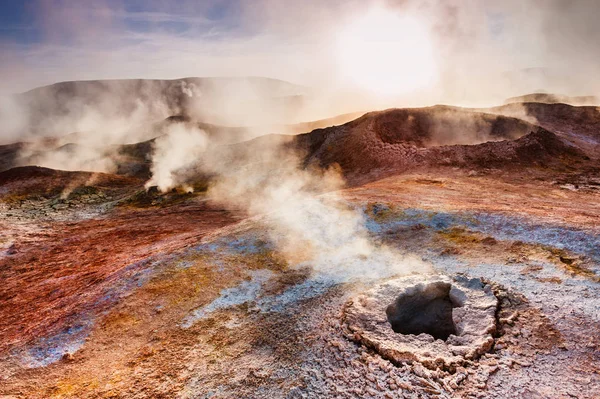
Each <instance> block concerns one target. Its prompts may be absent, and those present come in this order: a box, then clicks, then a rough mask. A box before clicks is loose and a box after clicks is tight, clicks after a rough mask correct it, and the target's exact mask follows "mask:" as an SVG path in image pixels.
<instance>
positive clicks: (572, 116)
mask: <svg viewBox="0 0 600 399" xmlns="http://www.w3.org/2000/svg"><path fill="white" fill-rule="evenodd" d="M488 112H493V113H496V114H502V115H507V116H514V117H524V115H526V116H527V117H528V118H533V119H535V120H536V124H537V125H539V126H541V127H543V128H544V129H546V130H550V131H552V132H554V133H556V134H557V135H559V136H560V137H562V138H563V139H565V140H567V141H569V142H570V143H573V144H575V145H577V146H578V147H580V148H581V149H582V150H584V151H585V152H586V154H587V155H588V156H589V157H590V158H594V159H596V158H598V157H600V108H598V107H592V106H585V107H583V106H582V107H575V106H572V105H568V104H543V103H524V104H509V105H504V106H501V107H496V108H491V109H490V110H488Z"/></svg>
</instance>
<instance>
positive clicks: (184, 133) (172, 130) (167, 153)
mask: <svg viewBox="0 0 600 399" xmlns="http://www.w3.org/2000/svg"><path fill="white" fill-rule="evenodd" d="M207 145H208V138H207V135H206V133H205V132H204V131H202V130H200V129H196V128H193V127H189V126H186V125H184V124H182V123H177V124H174V125H171V126H169V128H168V130H167V133H166V134H165V135H164V136H160V137H157V138H156V140H155V142H154V151H153V154H152V167H151V169H150V170H151V172H152V178H151V179H150V180H149V181H148V182H146V188H149V187H151V186H158V189H159V190H160V191H162V192H165V191H168V190H170V189H172V188H174V187H175V186H177V185H178V184H181V183H182V182H181V181H178V180H177V177H176V175H175V172H176V171H177V170H178V169H181V168H184V167H186V166H188V165H189V164H191V163H193V162H194V161H195V160H196V159H197V158H198V157H199V156H200V155H201V154H202V153H203V152H204V151H205V150H206V147H207Z"/></svg>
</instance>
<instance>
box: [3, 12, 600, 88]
mask: <svg viewBox="0 0 600 399" xmlns="http://www.w3.org/2000/svg"><path fill="white" fill-rule="evenodd" d="M373 7H378V8H380V9H385V10H386V12H388V11H389V12H390V13H394V14H395V15H400V16H402V15H405V14H406V15H410V18H411V19H410V21H415V23H416V24H418V25H419V26H422V27H423V29H424V30H426V32H427V43H425V44H426V45H424V47H427V48H429V47H431V50H432V52H433V56H432V57H429V58H422V59H415V57H414V56H413V54H411V53H409V52H408V51H405V50H404V51H403V49H405V48H415V47H414V46H413V47H395V46H396V43H395V42H390V43H386V46H387V47H386V48H389V52H391V53H397V57H400V58H398V59H401V60H402V62H403V63H405V64H409V63H417V64H418V63H419V62H421V63H423V62H431V63H433V64H435V68H432V70H434V71H435V80H436V84H437V87H438V88H441V90H442V91H445V92H446V94H447V92H452V93H454V94H455V95H458V96H459V97H460V95H461V94H460V93H463V94H464V93H468V92H470V91H472V90H473V89H471V88H470V87H472V86H473V85H472V83H473V82H478V83H477V84H476V85H474V87H481V84H480V82H486V85H487V84H489V85H492V82H491V80H495V81H497V79H490V77H491V76H493V77H498V76H502V77H503V79H506V82H510V83H511V84H514V85H520V84H522V81H527V82H528V85H529V86H531V88H533V89H535V88H536V85H538V86H540V87H539V88H544V87H542V86H545V85H547V80H552V82H553V84H554V85H555V86H556V89H557V90H562V91H571V92H582V91H584V90H596V88H597V82H596V81H595V79H596V77H595V76H594V75H595V72H594V71H597V70H600V62H599V61H600V24H598V23H597V21H598V20H599V18H600V2H599V1H595V0H580V1H572V0H528V1H516V0H514V1H503V2H499V1H491V0H490V1H484V0H419V1H417V0H414V1H411V0H396V1H366V0H361V1H357V0H350V1H338V0H328V1H325V0H319V1H317V0H306V1H288V0H211V1H208V0H207V1H192V0H181V1H166V0H165V1H163V0H79V1H78V0H32V1H11V0H2V1H1V2H0V82H1V83H0V92H4V93H6V92H15V91H23V90H27V89H30V88H33V87H35V86H39V85H43V84H49V83H53V82H56V81H62V80H78V79H104V78H176V77H184V76H225V75H237V76H240V75H254V76H256V75H260V76H269V77H275V78H281V79H286V80H290V81H292V82H295V83H302V84H309V85H313V86H315V85H316V86H317V87H318V86H319V85H325V84H327V85H335V84H337V83H340V82H341V84H343V83H347V82H342V81H341V78H340V76H342V75H344V73H341V72H348V70H346V69H347V67H345V66H340V57H339V56H338V55H339V54H338V53H339V51H338V50H339V48H338V47H337V46H338V45H337V43H338V42H339V40H338V39H339V37H338V36H339V32H346V31H348V29H350V28H349V27H352V26H353V24H355V23H356V21H360V18H361V16H362V15H365V14H366V13H368V10H369V9H371V8H373ZM402 18H403V17H402ZM403 20H404V19H403ZM406 32H407V33H406V36H409V39H407V40H408V41H410V40H412V38H410V36H411V35H413V31H406ZM355 33H356V32H355ZM357 34H358V35H364V30H363V31H359V32H358V33H357ZM407 40H405V41H407ZM418 40H422V41H423V40H425V39H422V38H420V39H418ZM413 44H414V43H413ZM404 45H406V43H404ZM346 47H348V46H347V44H346ZM417 47H418V48H421V47H423V46H422V45H421V43H418V44H417ZM360 49H361V47H357V54H356V59H355V60H353V59H352V55H351V57H350V59H348V57H347V54H346V58H343V60H344V62H345V63H346V64H352V63H353V62H357V63H360V62H364V59H361V57H363V55H361V54H360V53H359V51H358V50H360ZM362 49H365V47H364V46H363V47H362ZM380 51H381V57H382V62H381V64H383V63H385V62H388V58H385V57H388V55H386V54H384V53H386V52H387V50H380ZM378 55H379V54H378V53H372V52H370V53H369V56H370V57H371V58H375V59H376V58H378ZM425 60H430V61H425ZM376 62H377V60H375V62H374V63H372V64H367V65H364V66H363V68H362V69H361V71H363V72H364V73H369V72H368V71H369V70H368V68H369V67H370V65H377V63H376ZM403 70H404V69H403ZM413 70H417V68H416V67H415V69H407V70H406V73H411V71H413ZM350 72H353V73H356V71H350ZM376 73H379V70H374V71H373V74H376ZM346 75H347V74H346ZM506 82H503V85H504V86H506ZM529 86H527V87H526V88H527V89H529V88H530V87H529ZM490 87H491V86H490ZM519 89H520V87H519ZM524 89H525V88H524ZM550 89H555V87H550ZM490 90H492V88H490ZM456 93H459V94H456ZM581 94H587V93H581ZM465 95H466V94H465Z"/></svg>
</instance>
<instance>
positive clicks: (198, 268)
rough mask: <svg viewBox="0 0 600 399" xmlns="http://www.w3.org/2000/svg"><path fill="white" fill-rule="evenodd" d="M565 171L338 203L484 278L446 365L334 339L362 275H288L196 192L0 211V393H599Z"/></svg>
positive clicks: (375, 232) (590, 219) (580, 225)
mask: <svg viewBox="0 0 600 399" xmlns="http://www.w3.org/2000/svg"><path fill="white" fill-rule="evenodd" d="M568 178H569V177H568V176H566V177H564V178H561V179H562V180H560V179H557V178H556V177H554V178H552V179H548V178H544V177H543V176H541V175H540V174H536V172H535V171H533V172H523V173H522V174H520V175H518V176H515V175H512V176H511V175H504V174H502V173H501V172H499V171H496V172H495V171H489V172H487V173H468V172H463V171H456V170H452V169H447V170H436V171H432V172H422V173H418V174H410V175H402V174H401V175H397V176H392V177H388V178H386V179H383V180H378V181H375V182H372V183H368V184H365V185H362V186H359V187H354V188H351V189H346V190H344V191H343V192H342V195H343V197H344V198H345V200H347V201H348V202H349V203H350V204H352V205H353V206H356V207H357V208H359V209H362V210H363V211H364V213H365V218H366V220H367V226H368V228H369V231H370V233H371V235H372V236H373V240H375V241H377V242H379V243H381V244H382V245H383V244H385V245H389V246H391V247H394V248H396V249H398V250H399V251H400V252H402V253H404V254H407V255H411V256H416V257H418V258H421V259H423V260H424V261H425V262H427V263H429V264H431V265H432V266H433V268H434V270H435V271H436V272H438V273H446V274H456V273H462V274H465V275H467V276H469V277H481V278H484V279H486V280H487V281H489V282H490V284H492V285H493V286H494V287H495V292H496V294H497V296H498V298H499V299H500V304H501V306H500V310H499V311H498V313H497V315H496V317H497V322H498V325H499V331H498V332H497V334H496V336H495V343H494V347H493V348H492V350H491V351H490V352H489V353H487V354H485V355H483V356H482V357H481V358H479V359H477V360H474V361H472V362H470V363H469V364H466V365H465V366H464V367H459V368H458V369H457V370H452V371H444V370H437V371H436V370H430V369H427V368H425V367H423V366H422V365H421V364H419V363H418V362H414V363H412V364H406V363H400V364H394V363H392V362H390V361H389V360H386V359H384V358H383V357H381V356H380V355H379V354H378V353H377V352H376V351H374V350H372V349H370V348H367V347H364V346H362V345H361V344H360V343H357V342H356V341H354V340H352V339H350V338H349V337H348V332H347V331H346V330H345V329H344V325H343V323H342V319H343V313H342V312H343V309H344V306H345V305H346V303H347V301H348V300H349V299H350V298H352V297H354V296H356V295H357V294H359V293H360V292H363V291H366V290H368V289H369V288H370V287H372V286H373V285H375V284H377V283H378V282H377V281H366V280H365V281H360V280H358V281H350V282H343V283H342V282H337V281H331V280H327V279H324V278H321V277H320V276H319V275H315V274H314V273H312V272H311V270H310V267H308V266H304V267H295V266H294V265H290V264H287V263H286V262H285V261H284V260H283V258H282V257H281V256H280V254H278V252H277V251H276V250H275V249H274V248H272V247H271V246H270V245H269V243H268V240H266V239H265V236H264V234H263V232H262V231H261V227H260V226H261V225H260V223H258V222H257V221H256V220H253V219H244V215H242V214H234V213H232V212H229V211H225V210H223V209H220V208H219V207H216V206H214V205H211V204H210V203H208V202H206V201H205V200H204V198H203V197H202V196H201V195H200V196H193V197H190V198H187V199H185V201H181V202H174V203H172V204H162V205H157V206H151V207H147V208H135V207H133V206H114V207H107V208H106V209H105V210H103V211H102V212H96V213H94V212H91V211H90V212H87V211H85V210H88V209H95V208H96V207H97V205H95V204H91V205H89V206H88V205H82V207H74V208H73V207H72V208H66V209H57V210H55V209H53V210H51V211H48V215H47V216H43V215H41V216H40V215H33V216H31V214H30V213H28V210H27V209H28V208H27V207H23V209H21V207H14V206H8V205H7V204H6V203H3V206H2V208H1V210H0V212H1V215H2V216H1V218H0V224H1V225H2V231H3V233H2V237H3V243H2V245H3V247H2V248H3V250H4V252H3V253H2V255H0V256H1V257H0V276H1V281H2V287H1V288H0V320H2V322H1V323H0V326H1V327H0V370H1V372H0V379H1V380H0V395H3V396H0V397H5V398H208V397H211V398H238V397H264V398H276V397H290V398H296V397H297V398H300V397H308V398H312V397H341V398H367V397H373V398H397V397H399V398H401V397H407V398H454V397H456V398H462V397H469V398H470V397H473V398H480V397H481V398H514V397H524V398H525V397H526V398H571V397H577V398H595V397H599V396H600V366H599V365H600V355H599V354H600V290H598V285H599V279H598V274H597V272H598V270H599V269H600V254H599V253H598V250H597V248H599V247H600V238H599V237H600V236H599V234H600V228H599V227H598V219H599V215H600V209H599V208H600V201H599V200H600V194H599V193H598V191H596V190H595V189H593V188H588V187H586V186H585V185H582V184H581V183H578V187H577V188H575V187H574V186H573V187H572V186H571V185H569V181H567V180H568ZM573 178H574V177H573ZM578 178H579V177H578ZM565 179H566V180H565ZM559 180H560V181H559ZM40 206H41V205H40ZM84 211H85V212H84ZM86 212H87V213H86ZM11 248H12V250H11Z"/></svg>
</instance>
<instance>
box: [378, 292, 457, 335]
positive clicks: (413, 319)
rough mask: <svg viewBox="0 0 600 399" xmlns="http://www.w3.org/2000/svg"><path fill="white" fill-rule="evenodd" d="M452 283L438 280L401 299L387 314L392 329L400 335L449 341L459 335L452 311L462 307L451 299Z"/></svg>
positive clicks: (400, 297)
mask: <svg viewBox="0 0 600 399" xmlns="http://www.w3.org/2000/svg"><path fill="white" fill-rule="evenodd" d="M451 287H452V286H451V285H450V284H449V283H446V282H442V281H437V282H433V283H431V284H427V285H419V286H416V287H415V289H413V290H408V291H406V292H404V293H403V294H402V295H400V296H398V297H397V298H396V300H395V301H394V302H393V303H392V304H391V305H389V306H388V307H387V309H386V310H385V313H386V315H387V319H388V321H389V322H390V324H391V325H392V329H393V330H394V331H395V332H397V333H400V334H414V335H419V334H422V333H424V334H429V335H431V336H432V337H434V338H435V339H442V340H446V339H447V338H448V337H449V336H450V334H454V335H456V326H455V325H454V321H453V320H452V308H454V307H456V306H458V305H459V304H456V303H454V302H453V301H452V300H451V298H450V288H451Z"/></svg>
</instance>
